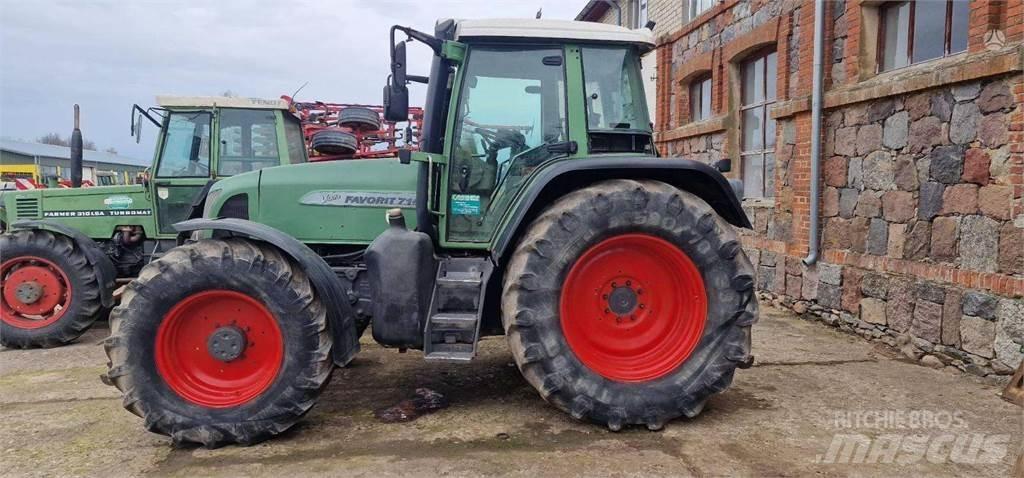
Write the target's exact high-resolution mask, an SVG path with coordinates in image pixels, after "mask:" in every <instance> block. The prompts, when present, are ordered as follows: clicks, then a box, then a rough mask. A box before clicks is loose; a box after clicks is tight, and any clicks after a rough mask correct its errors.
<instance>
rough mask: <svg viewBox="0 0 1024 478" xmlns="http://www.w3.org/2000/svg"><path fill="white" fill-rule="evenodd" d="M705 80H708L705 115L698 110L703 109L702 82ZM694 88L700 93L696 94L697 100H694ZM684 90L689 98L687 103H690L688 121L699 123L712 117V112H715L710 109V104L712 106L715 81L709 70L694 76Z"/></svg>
mask: <svg viewBox="0 0 1024 478" xmlns="http://www.w3.org/2000/svg"><path fill="white" fill-rule="evenodd" d="M705 81H706V82H708V98H707V100H708V114H707V116H703V115H701V114H700V112H701V111H703V109H704V87H703V83H704V82H705ZM695 88H696V89H697V90H698V91H699V93H700V94H699V95H697V99H698V100H699V101H697V102H694V94H693V92H694V89H695ZM686 90H687V93H686V94H687V99H688V100H689V103H690V118H689V120H690V121H689V122H690V123H699V122H701V121H707V120H709V119H711V118H713V117H714V114H715V112H714V111H713V110H712V106H714V105H713V102H714V100H713V98H714V95H715V83H714V81H712V77H711V72H710V71H709V72H705V73H701V74H699V75H696V76H694V77H693V79H692V80H690V83H689V84H688V85H687V87H686Z"/></svg>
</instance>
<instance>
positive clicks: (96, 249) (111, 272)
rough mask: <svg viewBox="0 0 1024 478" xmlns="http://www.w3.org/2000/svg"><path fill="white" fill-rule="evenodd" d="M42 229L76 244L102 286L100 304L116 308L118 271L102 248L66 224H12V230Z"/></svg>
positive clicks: (38, 222)
mask: <svg viewBox="0 0 1024 478" xmlns="http://www.w3.org/2000/svg"><path fill="white" fill-rule="evenodd" d="M27 229H41V230H44V231H50V232H52V233H54V234H60V235H62V236H66V237H68V238H70V239H71V240H72V241H74V242H75V245H77V246H78V248H79V249H81V250H82V252H83V253H85V259H86V260H87V261H89V265H91V266H92V269H93V271H95V273H96V279H97V281H98V282H99V284H100V304H101V305H103V307H108V308H109V307H113V306H114V286H115V285H116V279H117V269H116V268H115V267H114V263H113V262H112V261H111V260H110V258H109V257H107V255H106V254H105V253H104V252H103V250H102V249H100V246H99V245H98V244H96V241H93V240H92V238H90V237H89V236H86V235H85V234H83V233H82V232H81V231H79V230H78V229H74V228H71V227H68V226H65V225H64V224H59V223H56V222H50V221H44V220H30V221H18V222H16V223H14V224H11V230H12V231H15V230H27Z"/></svg>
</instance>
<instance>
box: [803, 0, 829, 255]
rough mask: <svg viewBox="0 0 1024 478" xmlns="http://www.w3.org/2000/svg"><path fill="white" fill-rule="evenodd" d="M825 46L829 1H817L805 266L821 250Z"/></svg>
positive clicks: (815, 10)
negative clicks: (822, 83) (826, 12)
mask: <svg viewBox="0 0 1024 478" xmlns="http://www.w3.org/2000/svg"><path fill="white" fill-rule="evenodd" d="M824 45H825V2H824V1H823V0H817V1H815V2H814V70H813V72H812V77H811V78H812V79H811V89H812V90H813V91H812V92H811V158H810V159H811V200H810V203H811V213H810V218H809V219H810V221H811V224H810V235H809V237H808V240H807V242H808V244H809V248H808V251H807V257H805V258H804V260H803V262H804V265H808V266H813V265H814V264H816V263H817V262H818V256H819V253H820V250H819V248H820V244H821V241H820V239H819V237H818V236H819V234H820V230H821V211H820V209H821V207H820V205H821V110H822V87H821V82H822V56H823V55H824V53H825V52H824V51H823V50H824Z"/></svg>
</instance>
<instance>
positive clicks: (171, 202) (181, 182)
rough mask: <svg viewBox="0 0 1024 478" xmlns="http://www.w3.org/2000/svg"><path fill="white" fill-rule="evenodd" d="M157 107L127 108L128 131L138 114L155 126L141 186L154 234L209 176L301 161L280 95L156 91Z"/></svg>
mask: <svg viewBox="0 0 1024 478" xmlns="http://www.w3.org/2000/svg"><path fill="white" fill-rule="evenodd" d="M157 104H158V107H155V108H150V109H148V110H143V109H142V108H141V107H139V106H138V105H135V106H134V108H133V109H132V134H133V135H135V136H136V138H138V137H139V135H141V129H142V128H141V127H142V119H143V118H145V119H148V120H149V121H150V122H152V123H153V124H154V125H156V126H157V127H158V128H160V133H159V137H158V139H157V146H156V152H155V153H154V157H153V166H152V168H151V170H150V172H149V181H148V182H147V187H148V189H150V191H147V193H150V194H151V196H150V197H152V200H153V202H154V203H155V204H154V205H155V206H156V208H155V209H156V221H157V229H158V234H160V235H173V234H174V229H173V228H172V227H171V225H172V224H174V223H176V222H179V221H182V220H184V219H187V218H188V216H189V212H190V211H191V208H192V204H193V200H194V199H195V198H196V197H198V196H199V195H200V192H201V191H202V190H203V189H204V188H205V187H207V185H208V184H209V183H211V182H212V181H216V180H218V179H221V178H224V177H228V176H234V175H236V174H240V173H245V172H249V171H256V170H258V169H262V168H266V167H270V166H278V165H282V164H295V163H304V162H306V160H307V157H306V148H305V142H304V139H303V136H302V129H301V125H300V124H299V120H298V119H297V118H296V117H295V116H294V115H293V114H291V113H290V112H289V105H288V103H287V102H285V101H284V100H265V99H259V98H235V97H192V96H189V97H176V96H158V97H157Z"/></svg>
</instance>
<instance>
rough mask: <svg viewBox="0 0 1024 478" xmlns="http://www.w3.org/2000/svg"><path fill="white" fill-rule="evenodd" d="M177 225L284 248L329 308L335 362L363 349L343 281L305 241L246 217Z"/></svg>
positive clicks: (180, 229) (345, 361) (184, 230)
mask: <svg viewBox="0 0 1024 478" xmlns="http://www.w3.org/2000/svg"><path fill="white" fill-rule="evenodd" d="M174 229H175V230H177V231H178V232H179V233H188V232H193V231H203V230H212V231H224V232H229V233H232V234H237V235H241V236H245V237H249V238H251V239H255V240H258V241H262V242H266V243H267V244H270V245H272V246H274V247H276V248H278V249H280V250H281V252H284V253H285V254H287V255H288V256H289V257H291V258H292V259H294V260H295V262H298V263H299V266H300V267H302V270H303V271H305V273H306V275H308V276H309V280H310V282H312V283H313V288H314V289H315V290H316V292H317V294H318V295H319V297H320V300H322V301H323V302H324V307H326V308H327V323H328V326H329V327H330V328H331V337H332V338H333V339H334V347H333V348H332V351H331V354H332V355H333V360H334V363H335V364H336V365H338V366H340V367H342V366H345V365H346V364H348V363H349V362H350V361H352V358H353V357H355V355H356V353H357V352H359V337H357V336H356V325H355V315H354V314H353V312H352V307H351V305H349V303H348V300H347V298H346V294H345V291H344V289H343V288H342V285H341V282H340V281H338V278H337V276H336V275H334V271H333V270H332V269H331V267H330V266H329V265H327V262H325V261H324V260H323V259H322V258H321V257H320V256H319V255H317V253H316V252H313V250H312V249H310V248H309V247H307V246H306V245H305V244H303V243H301V242H299V241H298V240H296V239H295V238H293V237H292V236H289V235H288V234H285V233H284V232H281V231H279V230H277V229H274V228H272V227H270V226H267V225H264V224H260V223H258V222H252V221H246V220H244V219H234V218H228V219H191V220H188V221H184V222H179V223H177V224H175V225H174ZM183 236H187V234H179V235H178V237H179V238H181V237H183Z"/></svg>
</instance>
